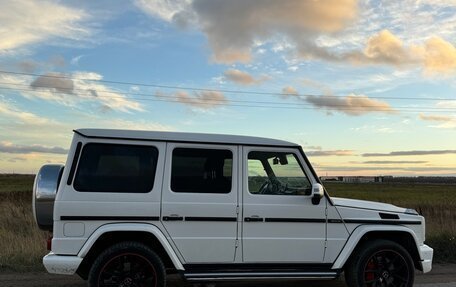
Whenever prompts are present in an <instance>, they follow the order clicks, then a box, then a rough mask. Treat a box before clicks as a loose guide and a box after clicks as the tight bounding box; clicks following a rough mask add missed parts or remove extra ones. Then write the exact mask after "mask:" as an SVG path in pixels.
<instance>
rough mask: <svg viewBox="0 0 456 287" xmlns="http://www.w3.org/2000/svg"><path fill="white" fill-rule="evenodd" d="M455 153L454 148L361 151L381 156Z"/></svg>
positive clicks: (365, 154)
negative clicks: (385, 151)
mask: <svg viewBox="0 0 456 287" xmlns="http://www.w3.org/2000/svg"><path fill="white" fill-rule="evenodd" d="M440 154H456V150H411V151H392V152H389V153H363V154H362V156H363V157H374V156H378V157H382V156H409V155H414V156H415V155H440Z"/></svg>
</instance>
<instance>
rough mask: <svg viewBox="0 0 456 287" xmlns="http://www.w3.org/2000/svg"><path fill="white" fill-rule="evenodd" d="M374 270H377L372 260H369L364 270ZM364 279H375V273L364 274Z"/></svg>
mask: <svg viewBox="0 0 456 287" xmlns="http://www.w3.org/2000/svg"><path fill="white" fill-rule="evenodd" d="M375 268H377V266H375V263H374V260H373V259H371V260H370V261H369V262H368V263H367V267H366V269H367V270H374V269H375ZM365 279H366V281H372V280H374V279H375V272H372V271H371V272H366V273H365Z"/></svg>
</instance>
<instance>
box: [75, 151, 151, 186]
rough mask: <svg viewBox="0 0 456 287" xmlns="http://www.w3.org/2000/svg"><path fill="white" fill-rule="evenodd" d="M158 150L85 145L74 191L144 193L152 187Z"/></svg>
mask: <svg viewBox="0 0 456 287" xmlns="http://www.w3.org/2000/svg"><path fill="white" fill-rule="evenodd" d="M157 158H158V150H157V149H156V148H155V147H150V146H135V145H116V144H95V143H91V144H87V145H85V146H84V149H83V150H82V155H81V159H80V160H79V166H78V170H77V172H76V178H75V180H74V189H76V190H77V191H82V192H124V193H147V192H149V191H151V190H152V188H153V186H154V178H155V170H156V167H157Z"/></svg>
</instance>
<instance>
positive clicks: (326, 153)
mask: <svg viewBox="0 0 456 287" xmlns="http://www.w3.org/2000/svg"><path fill="white" fill-rule="evenodd" d="M306 155H308V156H311V157H312V156H352V155H354V153H353V151H352V150H316V151H308V152H306Z"/></svg>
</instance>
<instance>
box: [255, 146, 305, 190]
mask: <svg viewBox="0 0 456 287" xmlns="http://www.w3.org/2000/svg"><path fill="white" fill-rule="evenodd" d="M248 175H249V182H248V184H249V191H250V193H253V194H276V195H309V194H310V192H311V190H312V189H311V184H310V181H309V179H308V178H307V177H306V175H305V173H304V171H303V170H302V168H301V166H300V165H299V161H298V159H297V158H296V156H295V155H294V154H292V153H284V152H261V151H253V152H250V153H249V155H248Z"/></svg>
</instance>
